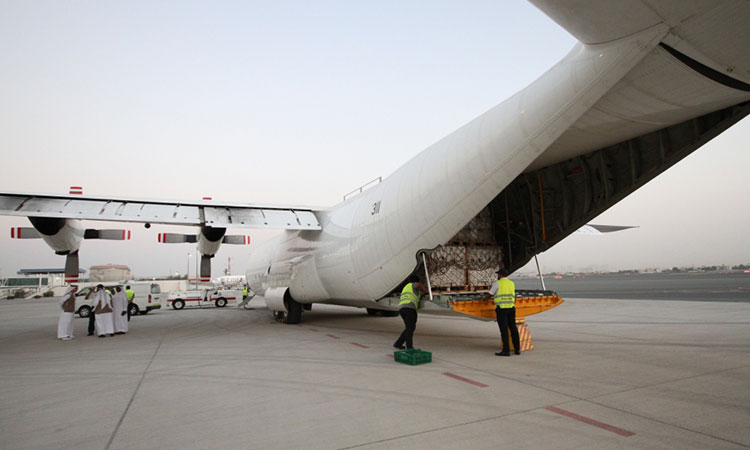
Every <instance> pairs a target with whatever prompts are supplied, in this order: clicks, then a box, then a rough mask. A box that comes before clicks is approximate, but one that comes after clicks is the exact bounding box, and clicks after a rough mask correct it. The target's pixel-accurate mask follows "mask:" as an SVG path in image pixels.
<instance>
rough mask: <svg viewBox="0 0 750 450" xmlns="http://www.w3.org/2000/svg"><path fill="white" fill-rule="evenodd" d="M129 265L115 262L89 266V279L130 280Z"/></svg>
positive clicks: (107, 280)
mask: <svg viewBox="0 0 750 450" xmlns="http://www.w3.org/2000/svg"><path fill="white" fill-rule="evenodd" d="M130 279H131V275H130V267H128V266H120V265H117V264H107V265H104V266H91V267H90V268H89V280H90V281H97V282H109V281H121V280H130Z"/></svg>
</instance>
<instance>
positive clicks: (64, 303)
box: [57, 285, 78, 341]
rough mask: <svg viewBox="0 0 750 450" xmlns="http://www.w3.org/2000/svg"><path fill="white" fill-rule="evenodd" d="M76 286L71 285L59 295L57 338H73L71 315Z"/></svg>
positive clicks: (74, 304)
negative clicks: (59, 309) (59, 311)
mask: <svg viewBox="0 0 750 450" xmlns="http://www.w3.org/2000/svg"><path fill="white" fill-rule="evenodd" d="M77 291H78V286H76V285H71V286H68V288H67V289H66V290H65V293H64V294H63V296H62V297H60V308H61V309H62V312H61V313H60V320H58V321H57V338H58V339H62V340H63V341H69V340H71V339H73V316H74V314H75V312H76V292H77Z"/></svg>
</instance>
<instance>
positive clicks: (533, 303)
mask: <svg viewBox="0 0 750 450" xmlns="http://www.w3.org/2000/svg"><path fill="white" fill-rule="evenodd" d="M562 302H563V299H561V298H560V297H558V296H557V295H556V294H553V295H544V296H536V297H516V322H518V320H519V319H524V318H525V317H526V316H530V315H532V314H539V313H540V312H544V311H547V310H548V309H552V308H554V307H555V306H558V305H560V304H562ZM449 304H450V306H451V307H452V308H453V310H454V311H456V312H459V313H462V314H466V315H469V316H475V317H479V318H483V319H494V318H495V303H494V302H493V301H492V299H489V300H453V299H452V300H450V302H449Z"/></svg>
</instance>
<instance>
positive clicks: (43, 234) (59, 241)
mask: <svg viewBox="0 0 750 450" xmlns="http://www.w3.org/2000/svg"><path fill="white" fill-rule="evenodd" d="M29 221H30V222H31V224H32V225H33V226H34V228H28V227H14V228H11V230H10V237H11V238H14V239H42V240H44V242H45V243H47V245H49V246H50V247H51V248H52V250H54V251H55V254H56V255H65V282H66V283H75V282H77V281H78V250H79V249H80V247H81V241H82V240H83V239H107V240H113V241H123V240H129V239H130V231H129V230H96V229H84V228H83V226H82V225H81V221H80V220H77V219H63V218H54V217H29Z"/></svg>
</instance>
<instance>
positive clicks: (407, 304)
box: [393, 275, 428, 350]
mask: <svg viewBox="0 0 750 450" xmlns="http://www.w3.org/2000/svg"><path fill="white" fill-rule="evenodd" d="M427 292H428V291H427V287H425V285H424V284H422V283H420V282H419V277H418V276H416V275H411V276H410V277H409V279H408V280H407V283H406V286H404V289H402V290H401V302H400V303H399V304H398V314H399V315H400V316H401V318H402V319H403V320H404V331H402V332H401V336H399V337H398V339H396V342H394V343H393V347H394V348H397V349H399V350H403V349H404V343H406V348H414V343H413V338H414V330H416V328H417V310H418V309H419V299H420V298H421V297H422V293H425V294H426V293H427Z"/></svg>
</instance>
